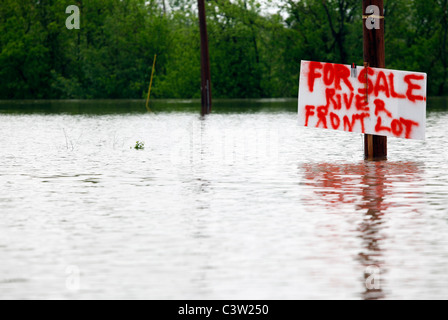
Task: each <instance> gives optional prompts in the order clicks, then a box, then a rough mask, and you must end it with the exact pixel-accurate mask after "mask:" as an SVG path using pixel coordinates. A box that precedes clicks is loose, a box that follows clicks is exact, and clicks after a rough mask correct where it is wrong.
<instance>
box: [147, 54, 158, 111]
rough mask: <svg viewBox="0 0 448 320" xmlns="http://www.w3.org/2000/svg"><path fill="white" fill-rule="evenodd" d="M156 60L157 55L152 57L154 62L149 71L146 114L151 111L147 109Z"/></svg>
mask: <svg viewBox="0 0 448 320" xmlns="http://www.w3.org/2000/svg"><path fill="white" fill-rule="evenodd" d="M156 59H157V55H154V62H153V63H152V69H151V80H150V81H149V89H148V97H147V98H146V110H148V112H151V109H150V108H149V98H150V97H151V87H152V78H153V77H154V69H155V68H156Z"/></svg>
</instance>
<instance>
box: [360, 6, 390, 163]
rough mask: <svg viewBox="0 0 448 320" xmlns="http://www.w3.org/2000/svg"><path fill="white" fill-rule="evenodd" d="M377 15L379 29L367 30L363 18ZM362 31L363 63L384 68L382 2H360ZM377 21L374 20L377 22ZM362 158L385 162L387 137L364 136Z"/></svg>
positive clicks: (365, 20)
mask: <svg viewBox="0 0 448 320" xmlns="http://www.w3.org/2000/svg"><path fill="white" fill-rule="evenodd" d="M371 5H373V6H377V7H378V8H379V13H376V12H366V9H367V7H368V6H371ZM371 14H374V15H375V16H376V15H377V14H378V16H377V17H376V19H378V20H379V29H375V28H374V27H373V28H372V29H369V28H367V25H366V22H367V23H369V21H370V20H367V19H366V17H365V16H369V15H371ZM362 15H363V29H364V63H368V64H369V66H370V67H372V68H385V67H386V59H385V55H386V52H385V46H384V17H383V16H384V4H383V0H363V1H362ZM378 20H376V21H377V22H378ZM364 157H365V159H366V160H386V159H387V137H383V136H377V135H371V134H366V135H365V136H364Z"/></svg>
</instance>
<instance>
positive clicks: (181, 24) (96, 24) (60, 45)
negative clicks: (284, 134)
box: [0, 0, 448, 99]
mask: <svg viewBox="0 0 448 320" xmlns="http://www.w3.org/2000/svg"><path fill="white" fill-rule="evenodd" d="M447 2H448V0H385V17H386V55H387V56H386V64H387V67H388V68H396V69H404V70H414V71H422V72H427V73H428V74H429V84H428V89H429V93H430V94H432V95H443V94H446V93H447V90H448V88H447V83H446V82H447V72H448V60H447V31H448V26H447V25H448V9H447ZM361 3H362V1H361V0H327V1H325V0H300V1H298V0H279V1H277V4H278V5H279V10H277V11H278V12H277V13H275V14H272V13H268V12H272V10H266V8H267V7H269V5H270V0H208V1H207V19H208V32H209V41H210V59H211V68H212V82H213V95H214V97H221V98H256V97H290V96H296V95H297V89H298V75H299V71H300V61H301V60H302V59H303V60H319V61H328V62H335V63H352V62H355V63H357V64H362V23H363V22H362V19H361V14H362V9H361ZM0 4H1V5H0V99H22V98H34V99H40V98H142V97H144V95H145V92H146V90H147V87H148V84H149V76H150V73H151V68H152V62H153V57H154V54H157V55H158V58H157V65H156V72H155V74H156V78H155V81H154V87H153V95H154V96H155V97H158V98H197V97H199V94H200V89H199V88H200V56H199V54H200V51H199V46H200V42H199V30H198V20H197V12H196V11H197V9H196V0H149V1H148V0H77V1H75V0H0ZM72 4H76V5H77V6H79V8H80V10H81V28H80V30H68V29H67V28H66V27H65V20H66V19H67V17H68V16H69V15H68V14H66V13H65V9H66V7H67V6H68V5H72Z"/></svg>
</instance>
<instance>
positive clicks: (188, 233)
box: [0, 99, 448, 299]
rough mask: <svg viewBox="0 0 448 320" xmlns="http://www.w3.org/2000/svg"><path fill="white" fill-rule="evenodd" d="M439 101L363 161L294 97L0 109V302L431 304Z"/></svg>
mask: <svg viewBox="0 0 448 320" xmlns="http://www.w3.org/2000/svg"><path fill="white" fill-rule="evenodd" d="M446 103H447V102H446V99H433V100H432V101H430V103H429V106H430V108H431V109H430V110H433V111H430V112H428V116H427V139H426V141H410V140H403V139H394V138H390V139H389V144H388V146H389V160H388V161H383V162H365V161H363V145H362V136H361V135H359V134H351V133H344V132H332V131H324V130H316V129H309V128H302V127H298V126H297V115H296V112H295V110H296V108H297V107H296V106H297V104H296V101H294V100H292V101H289V100H278V101H274V100H269V101H234V102H231V101H224V102H221V103H219V102H218V103H216V105H215V111H216V113H214V114H212V115H210V116H207V117H206V118H201V117H200V116H199V115H198V114H197V112H196V111H197V110H198V108H197V107H198V104H197V102H193V103H192V102H190V101H177V102H173V101H165V102H156V103H155V104H153V105H152V106H151V107H152V108H153V109H154V111H155V112H154V113H151V114H148V113H145V112H142V110H141V109H142V108H144V102H141V101H128V102H125V101H116V102H111V101H94V102H80V101H75V102H34V103H33V102H0V146H1V148H0V168H1V169H0V261H1V264H0V299H446V298H448V273H447V272H446V271H447V265H448V139H447V137H446V135H447V132H448V130H447V123H448V108H447V106H446ZM143 111H144V110H143ZM137 141H139V142H143V143H144V149H143V150H136V149H135V148H134V147H135V145H136V142H137Z"/></svg>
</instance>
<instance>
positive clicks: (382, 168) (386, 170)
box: [302, 161, 421, 300]
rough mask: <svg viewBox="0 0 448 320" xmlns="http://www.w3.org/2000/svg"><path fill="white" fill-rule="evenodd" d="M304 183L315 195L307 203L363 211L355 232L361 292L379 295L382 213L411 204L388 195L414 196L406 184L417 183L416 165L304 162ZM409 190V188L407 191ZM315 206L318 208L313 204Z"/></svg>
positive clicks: (381, 284)
mask: <svg viewBox="0 0 448 320" xmlns="http://www.w3.org/2000/svg"><path fill="white" fill-rule="evenodd" d="M302 168H303V169H304V178H305V185H306V186H307V187H310V188H312V190H313V191H314V192H313V193H314V194H315V195H316V199H314V197H312V198H310V199H305V201H306V202H308V203H309V206H310V207H312V208H313V207H314V208H316V204H319V203H322V202H323V206H324V207H325V209H326V211H327V212H329V213H332V214H337V212H339V211H340V210H339V209H343V211H345V210H347V208H346V205H354V206H355V208H356V210H357V211H362V212H363V219H362V221H361V223H360V224H359V226H358V228H357V236H358V237H359V238H361V240H362V249H361V252H360V253H359V255H358V259H359V261H360V263H361V265H362V272H363V277H362V288H363V291H362V293H361V296H362V298H363V299H366V300H375V299H383V298H384V297H385V294H384V291H383V289H384V284H385V283H384V279H383V276H384V270H385V262H384V259H383V253H382V252H383V248H382V246H381V242H382V241H386V240H387V238H385V236H384V235H383V234H382V232H383V229H384V224H385V217H386V215H385V214H386V213H387V214H388V215H390V214H393V213H394V211H393V210H392V209H393V208H394V207H403V206H405V207H407V206H410V207H412V205H410V204H408V203H406V201H404V202H400V203H393V202H391V201H390V199H391V198H392V196H397V195H398V194H399V195H400V196H401V197H402V198H403V199H406V198H414V199H415V198H416V194H415V192H414V191H412V189H411V188H410V187H411V186H412V185H414V184H419V180H420V179H419V177H418V173H419V172H420V170H421V169H420V166H419V164H418V163H414V162H384V161H382V162H370V161H365V162H362V163H356V164H335V163H319V164H315V163H313V164H304V165H302ZM403 183H404V184H405V185H406V186H407V188H406V191H400V190H397V188H398V187H397V186H398V185H400V184H401V185H403ZM410 190H411V191H410ZM316 209H317V210H319V208H316Z"/></svg>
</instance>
